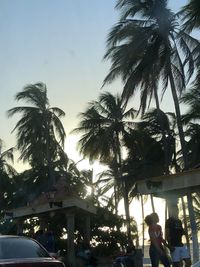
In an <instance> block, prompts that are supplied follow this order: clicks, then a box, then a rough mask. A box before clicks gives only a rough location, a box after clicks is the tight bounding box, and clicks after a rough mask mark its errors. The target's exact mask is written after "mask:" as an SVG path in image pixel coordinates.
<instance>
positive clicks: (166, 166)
mask: <svg viewBox="0 0 200 267" xmlns="http://www.w3.org/2000/svg"><path fill="white" fill-rule="evenodd" d="M154 97H155V101H156V109H157V120H158V123H159V124H160V127H161V131H162V140H163V147H164V153H165V174H169V153H168V144H167V138H166V133H165V128H164V126H163V123H162V120H161V119H160V118H159V111H160V104H159V98H158V91H157V87H156V85H155V87H154Z"/></svg>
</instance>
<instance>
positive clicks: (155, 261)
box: [145, 213, 170, 267]
mask: <svg viewBox="0 0 200 267" xmlns="http://www.w3.org/2000/svg"><path fill="white" fill-rule="evenodd" d="M158 221H159V218H158V215H157V213H152V214H150V215H147V216H146V217H145V223H146V224H147V225H148V227H149V229H148V232H149V237H150V242H151V243H150V248H149V256H150V259H151V264H152V267H158V266H159V261H160V262H161V263H162V264H163V265H164V267H170V261H169V259H168V257H167V255H166V253H165V250H164V248H163V245H165V246H167V243H166V241H165V240H164V239H163V234H162V228H161V226H160V225H159V224H158Z"/></svg>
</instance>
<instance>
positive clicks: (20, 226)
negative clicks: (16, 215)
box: [17, 219, 24, 235]
mask: <svg viewBox="0 0 200 267" xmlns="http://www.w3.org/2000/svg"><path fill="white" fill-rule="evenodd" d="M23 230H24V220H23V219H18V220H17V235H23Z"/></svg>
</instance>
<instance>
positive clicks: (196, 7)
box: [181, 0, 200, 32]
mask: <svg viewBox="0 0 200 267" xmlns="http://www.w3.org/2000/svg"><path fill="white" fill-rule="evenodd" d="M181 14H182V16H183V21H185V23H184V28H185V30H187V31H189V32H191V31H192V30H193V29H196V28H197V29H198V28H199V27H200V2H199V1H198V0H190V1H189V3H188V4H187V5H185V6H184V7H183V8H182V10H181Z"/></svg>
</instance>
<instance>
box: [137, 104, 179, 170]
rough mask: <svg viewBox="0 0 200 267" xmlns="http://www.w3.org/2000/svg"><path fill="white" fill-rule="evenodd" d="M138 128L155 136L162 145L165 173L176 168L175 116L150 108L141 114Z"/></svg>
mask: <svg viewBox="0 0 200 267" xmlns="http://www.w3.org/2000/svg"><path fill="white" fill-rule="evenodd" d="M137 125H138V128H139V129H141V130H143V131H146V132H147V134H149V135H150V136H151V137H152V138H155V139H156V140H157V141H158V142H159V143H160V144H161V146H162V147H163V151H164V153H165V171H164V173H165V174H169V173H170V169H171V168H172V167H175V169H176V170H177V169H178V166H177V160H176V154H177V153H176V132H175V127H176V116H175V114H174V113H171V112H168V113H165V112H163V111H162V110H161V109H151V110H150V111H148V112H146V113H145V114H144V115H143V116H142V121H141V122H139V123H138V124H137Z"/></svg>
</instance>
